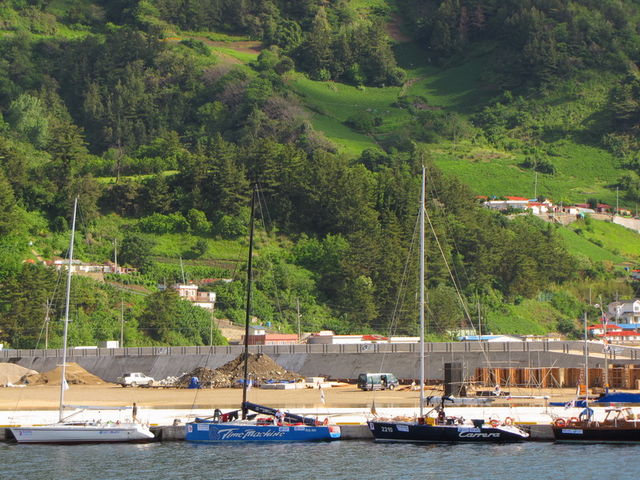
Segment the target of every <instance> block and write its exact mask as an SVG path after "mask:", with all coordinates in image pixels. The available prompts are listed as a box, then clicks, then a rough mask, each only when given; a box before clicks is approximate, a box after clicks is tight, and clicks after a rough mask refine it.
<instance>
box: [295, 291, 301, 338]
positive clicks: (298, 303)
mask: <svg viewBox="0 0 640 480" xmlns="http://www.w3.org/2000/svg"><path fill="white" fill-rule="evenodd" d="M296 318H297V319H298V343H300V337H301V335H300V299H299V298H296Z"/></svg>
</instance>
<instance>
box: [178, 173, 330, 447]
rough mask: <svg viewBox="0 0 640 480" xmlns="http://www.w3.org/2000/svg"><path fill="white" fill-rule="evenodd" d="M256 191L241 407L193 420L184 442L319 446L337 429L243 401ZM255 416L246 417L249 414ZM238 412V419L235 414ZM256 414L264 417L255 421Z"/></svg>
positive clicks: (245, 395)
mask: <svg viewBox="0 0 640 480" xmlns="http://www.w3.org/2000/svg"><path fill="white" fill-rule="evenodd" d="M257 195H258V190H257V186H254V189H253V193H252V196H251V219H250V226H249V260H248V264H247V298H246V312H245V313H246V315H245V334H244V353H243V355H244V372H243V382H242V404H241V406H240V409H239V410H234V411H231V412H227V413H222V412H220V411H218V410H216V411H215V413H214V415H213V417H209V418H196V420H195V421H193V422H189V423H187V425H186V430H187V431H186V434H185V439H186V440H187V441H188V442H194V443H245V442H269V443H270V442H319V441H330V440H336V439H339V438H340V427H339V426H337V425H328V422H327V421H326V420H325V422H323V423H320V422H318V421H317V420H316V419H315V418H311V417H303V416H301V415H295V414H292V413H289V412H281V411H280V410H277V409H274V408H270V407H266V406H263V405H258V404H255V403H252V402H248V401H247V391H248V388H249V385H250V382H249V323H250V318H251V285H252V266H253V232H254V217H255V202H256V199H257ZM250 410H251V411H253V412H255V413H254V414H249V411H250ZM239 412H241V418H238V413H239ZM258 414H262V415H267V417H261V418H259V417H258Z"/></svg>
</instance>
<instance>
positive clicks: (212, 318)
mask: <svg viewBox="0 0 640 480" xmlns="http://www.w3.org/2000/svg"><path fill="white" fill-rule="evenodd" d="M215 309H216V304H215V303H214V304H213V306H212V307H211V327H210V328H209V346H210V347H213V321H214V316H213V312H214V311H215Z"/></svg>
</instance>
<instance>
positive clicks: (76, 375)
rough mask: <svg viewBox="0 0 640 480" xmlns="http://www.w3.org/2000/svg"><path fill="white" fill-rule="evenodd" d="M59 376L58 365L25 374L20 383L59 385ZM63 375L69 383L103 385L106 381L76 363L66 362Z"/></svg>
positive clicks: (60, 370) (59, 369)
mask: <svg viewBox="0 0 640 480" xmlns="http://www.w3.org/2000/svg"><path fill="white" fill-rule="evenodd" d="M61 376H62V367H61V366H59V365H58V366H57V367H56V368H54V369H53V370H49V371H48V372H44V373H36V374H35V375H25V376H23V377H22V378H21V379H20V383H23V384H26V385H60V378H61ZM65 376H66V378H67V383H68V384H69V385H104V384H105V383H107V382H105V381H104V380H102V379H101V378H100V377H96V376H95V375H94V374H92V373H89V372H87V371H86V370H85V369H84V368H82V367H81V366H80V365H78V364H77V363H68V364H67V368H66V374H65Z"/></svg>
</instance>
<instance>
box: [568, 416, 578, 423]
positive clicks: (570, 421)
mask: <svg viewBox="0 0 640 480" xmlns="http://www.w3.org/2000/svg"><path fill="white" fill-rule="evenodd" d="M576 423H580V419H579V418H578V417H571V418H570V419H569V425H575V424H576Z"/></svg>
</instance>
